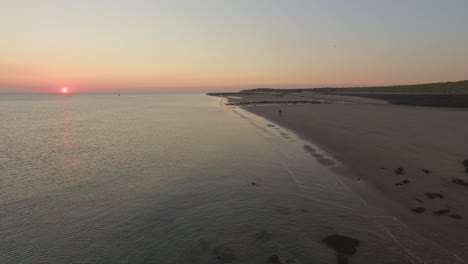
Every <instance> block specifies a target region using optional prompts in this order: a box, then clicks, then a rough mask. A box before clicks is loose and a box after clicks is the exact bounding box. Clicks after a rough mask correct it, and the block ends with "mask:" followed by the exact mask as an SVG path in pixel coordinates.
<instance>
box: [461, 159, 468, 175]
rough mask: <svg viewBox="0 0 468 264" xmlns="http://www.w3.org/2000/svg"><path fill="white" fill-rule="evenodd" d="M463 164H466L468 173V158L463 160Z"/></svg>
mask: <svg viewBox="0 0 468 264" xmlns="http://www.w3.org/2000/svg"><path fill="white" fill-rule="evenodd" d="M462 164H463V166H465V173H468V159H466V160H464V161H463V162H462Z"/></svg>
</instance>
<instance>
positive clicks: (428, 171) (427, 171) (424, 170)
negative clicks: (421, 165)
mask: <svg viewBox="0 0 468 264" xmlns="http://www.w3.org/2000/svg"><path fill="white" fill-rule="evenodd" d="M422 171H423V172H424V173H431V171H430V170H426V169H422Z"/></svg>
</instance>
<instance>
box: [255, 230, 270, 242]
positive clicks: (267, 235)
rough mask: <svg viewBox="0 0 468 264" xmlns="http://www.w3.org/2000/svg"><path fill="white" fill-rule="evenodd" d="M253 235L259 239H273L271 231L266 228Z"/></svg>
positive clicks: (264, 240)
mask: <svg viewBox="0 0 468 264" xmlns="http://www.w3.org/2000/svg"><path fill="white" fill-rule="evenodd" d="M253 237H255V238H256V239H257V240H260V241H263V242H266V241H270V240H271V233H270V232H268V231H266V230H262V231H260V232H257V233H255V234H254V235H253Z"/></svg>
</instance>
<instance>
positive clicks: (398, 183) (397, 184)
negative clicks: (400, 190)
mask: <svg viewBox="0 0 468 264" xmlns="http://www.w3.org/2000/svg"><path fill="white" fill-rule="evenodd" d="M410 182H411V181H410V180H404V181H401V182H397V183H395V185H396V186H402V185H403V184H409V183H410Z"/></svg>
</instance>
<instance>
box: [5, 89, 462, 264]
mask: <svg viewBox="0 0 468 264" xmlns="http://www.w3.org/2000/svg"><path fill="white" fill-rule="evenodd" d="M0 110H1V112H0V124H1V126H0V142H1V144H0V188H1V189H0V207H1V210H0V263H39V262H43V263H266V262H267V259H268V257H269V256H272V255H278V256H279V257H280V258H281V259H282V260H283V261H284V262H285V263H335V262H336V255H335V253H334V251H333V250H331V249H329V248H327V247H326V246H325V245H324V244H322V243H321V242H320V241H321V240H322V239H323V238H325V237H326V236H328V235H331V234H340V235H346V236H351V237H354V238H356V239H359V240H360V241H361V244H360V247H359V248H358V251H357V254H356V255H354V256H352V257H350V263H458V261H459V260H458V259H457V258H456V257H455V256H453V255H452V254H451V253H450V252H448V251H446V250H445V249H443V248H442V247H440V246H438V245H437V244H435V243H433V242H430V241H428V240H426V239H424V238H422V237H421V236H419V235H417V234H415V233H414V232H412V231H411V230H408V228H407V227H406V226H405V225H403V224H402V223H400V222H399V221H397V220H396V219H395V218H394V217H392V216H391V215H389V214H388V213H386V212H385V210H381V209H378V208H376V207H374V206H371V205H369V204H368V203H366V202H365V201H364V200H363V199H362V198H361V197H360V196H359V195H358V194H356V193H355V192H353V191H352V190H351V189H350V188H348V186H347V185H346V184H345V183H344V182H345V178H343V177H342V176H340V175H337V174H336V173H334V172H333V171H332V170H331V169H330V166H333V164H336V162H335V161H333V160H332V159H331V158H328V157H327V154H326V153H323V151H321V150H319V149H317V148H316V147H315V146H313V145H311V144H309V143H307V142H304V141H302V140H300V139H298V138H297V137H296V136H295V135H294V134H292V133H291V132H290V131H287V130H285V129H283V128H278V127H277V126H272V125H271V124H270V125H268V124H269V123H268V122H267V121H265V120H264V119H262V118H259V117H256V116H253V115H251V114H249V113H246V112H244V111H242V110H238V109H232V108H229V107H224V106H222V105H221V104H220V102H219V99H217V98H212V97H207V96H203V95H164V94H163V95H162V94H151V95H148V94H145V95H142V94H141V95H128V94H124V95H122V96H120V97H118V96H116V95H72V96H56V95H1V96H0ZM305 145H307V146H306V147H305ZM311 154H315V155H311ZM319 155H320V156H319ZM321 159H322V160H321ZM323 159H325V160H326V162H323V161H324V160H323ZM321 161H322V162H321ZM252 182H255V183H256V185H252ZM286 261H289V262H286ZM460 262H461V261H460Z"/></svg>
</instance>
